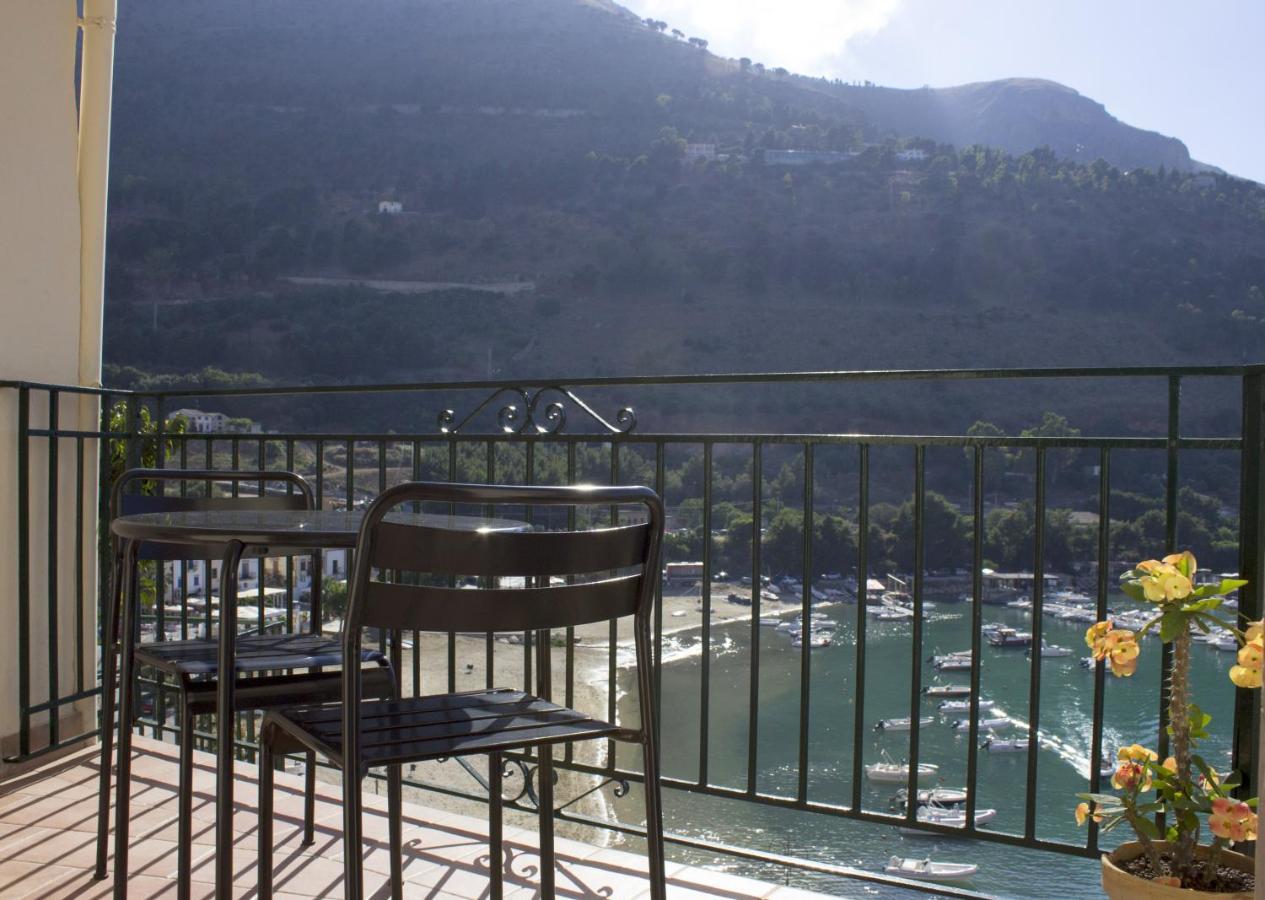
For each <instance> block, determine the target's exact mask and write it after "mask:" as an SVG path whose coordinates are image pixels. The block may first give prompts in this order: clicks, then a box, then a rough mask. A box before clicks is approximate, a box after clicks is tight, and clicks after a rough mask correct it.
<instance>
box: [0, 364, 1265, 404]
mask: <svg viewBox="0 0 1265 900" xmlns="http://www.w3.org/2000/svg"><path fill="white" fill-rule="evenodd" d="M1245 375H1265V363H1250V364H1244V365H1212V366H1049V367H1039V366H1038V367H1027V368H942V369H836V370H831V369H824V370H810V371H795V372H707V373H683V374H676V375H591V376H588V377H580V378H566V377H543V378H542V377H530V378H512V377H508V376H506V377H501V378H490V379H477V380H457V381H403V382H382V383H372V384H317V385H259V386H254V387H206V388H167V389H161V390H135V389H132V388H108V387H89V386H83V385H72V384H55V383H45V382H36V381H28V380H22V379H0V388H28V389H36V390H56V391H65V392H75V393H83V394H95V395H110V396H141V397H155V398H160V397H161V398H169V397H223V396H234V397H266V396H283V395H289V394H369V393H396V392H408V391H459V390H492V389H496V388H502V387H505V386H506V385H514V386H516V387H524V388H528V387H530V388H542V387H550V386H553V385H566V386H568V387H639V386H640V387H647V386H668V387H670V386H677V385H692V384H782V383H804V382H810V383H818V384H825V383H837V382H864V381H971V380H1001V381H1004V380H1008V379H1041V378H1076V379H1087V378H1169V377H1176V378H1224V377H1242V376H1245Z"/></svg>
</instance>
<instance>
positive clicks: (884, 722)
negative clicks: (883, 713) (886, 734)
mask: <svg viewBox="0 0 1265 900" xmlns="http://www.w3.org/2000/svg"><path fill="white" fill-rule="evenodd" d="M933 722H935V719H934V718H933V717H932V716H922V717H921V718H919V719H918V726H919V727H920V728H921V727H923V726H925V725H930V724H932V723H933ZM909 729H910V719H909V716H905V717H904V718H903V719H879V720H878V724H877V725H875V726H874V730H875V731H909Z"/></svg>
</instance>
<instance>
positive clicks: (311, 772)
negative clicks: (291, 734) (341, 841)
mask: <svg viewBox="0 0 1265 900" xmlns="http://www.w3.org/2000/svg"><path fill="white" fill-rule="evenodd" d="M306 759H307V761H306V762H305V763H304V764H303V782H304V783H303V791H304V797H303V846H305V847H306V846H307V845H309V844H314V843H316V754H315V753H314V752H312V751H311V750H309V751H308V752H307V757H306Z"/></svg>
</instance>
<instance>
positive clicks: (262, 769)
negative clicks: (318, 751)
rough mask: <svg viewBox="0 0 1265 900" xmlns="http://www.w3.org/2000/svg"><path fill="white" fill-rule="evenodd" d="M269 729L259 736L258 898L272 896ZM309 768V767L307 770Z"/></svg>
mask: <svg viewBox="0 0 1265 900" xmlns="http://www.w3.org/2000/svg"><path fill="white" fill-rule="evenodd" d="M270 732H271V729H265V730H264V731H262V732H261V733H260V735H259V854H258V856H259V898H260V900H268V898H269V897H271V896H272V794H273V789H272V785H273V768H274V760H273V753H272V735H271V733H270ZM310 768H311V766H310V765H309V769H310Z"/></svg>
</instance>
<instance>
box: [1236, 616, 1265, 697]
mask: <svg viewBox="0 0 1265 900" xmlns="http://www.w3.org/2000/svg"><path fill="white" fill-rule="evenodd" d="M1253 628H1255V629H1256V630H1258V631H1259V630H1260V628H1259V623H1258V625H1256V626H1253V627H1251V628H1249V629H1248V633H1251V632H1252V631H1253ZM1262 662H1265V637H1262V636H1261V635H1260V634H1257V635H1256V636H1254V637H1252V638H1251V639H1250V640H1248V642H1247V643H1246V644H1244V645H1243V646H1242V647H1240V648H1239V664H1238V665H1237V666H1231V667H1230V680H1231V681H1233V682H1234V683H1235V684H1237V685H1238V686H1239V687H1241V688H1258V687H1260V686H1261V667H1262Z"/></svg>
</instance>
